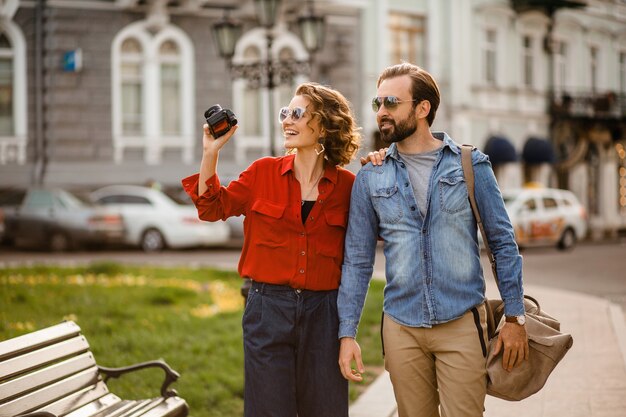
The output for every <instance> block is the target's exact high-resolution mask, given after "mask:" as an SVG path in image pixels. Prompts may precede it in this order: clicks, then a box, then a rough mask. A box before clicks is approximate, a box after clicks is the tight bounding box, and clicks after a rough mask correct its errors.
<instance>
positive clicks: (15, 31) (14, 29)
mask: <svg viewBox="0 0 626 417" xmlns="http://www.w3.org/2000/svg"><path fill="white" fill-rule="evenodd" d="M26 85H27V72H26V40H25V38H24V34H23V33H22V31H21V29H20V28H19V27H18V26H17V25H16V24H15V23H13V22H12V21H10V20H8V19H5V20H2V21H0V164H6V163H9V162H17V163H18V164H24V163H25V162H26V142H27V104H26V96H27V93H26Z"/></svg>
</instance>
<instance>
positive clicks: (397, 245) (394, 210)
mask: <svg viewBox="0 0 626 417" xmlns="http://www.w3.org/2000/svg"><path fill="white" fill-rule="evenodd" d="M433 136H434V137H435V138H436V139H438V140H442V141H443V146H442V147H441V149H440V151H439V153H438V154H437V158H436V160H435V164H434V166H433V169H432V173H431V175H430V178H429V183H428V194H427V195H428V202H427V208H426V214H425V215H424V216H422V214H421V213H420V210H419V209H418V208H417V203H416V201H415V197H414V195H413V188H412V187H411V184H410V180H409V175H408V172H407V168H406V164H405V163H404V162H403V161H402V158H401V157H400V156H399V154H398V150H397V147H396V145H395V144H392V145H391V146H390V147H389V150H388V151H387V155H386V156H385V160H384V164H383V165H382V166H373V165H372V164H371V163H369V164H367V165H365V166H364V167H363V168H361V170H360V171H359V173H358V174H357V177H356V180H355V182H354V185H353V188H352V196H351V201H350V216H349V220H348V230H347V233H346V241H345V255H344V262H343V268H342V278H341V285H340V287H339V296H338V300H337V304H338V308H339V320H340V323H339V337H346V336H347V337H356V331H357V327H358V324H359V320H360V317H361V312H362V310H363V304H364V302H365V296H366V294H367V290H368V287H369V282H370V279H371V277H372V272H373V266H374V258H375V254H376V243H377V240H378V238H381V239H382V240H383V243H384V253H385V259H386V270H385V275H386V277H387V284H386V286H385V301H384V306H383V309H384V311H385V313H386V314H387V315H389V316H390V317H391V318H392V319H393V320H394V321H396V322H397V323H400V324H402V325H406V326H411V327H432V326H433V325H435V324H439V323H445V322H448V321H450V320H454V319H457V318H459V317H461V316H462V315H463V314H464V313H465V312H467V311H468V310H470V309H471V308H472V307H474V306H476V305H479V304H481V303H482V302H483V301H484V298H485V280H484V277H483V271H482V266H481V263H480V251H479V247H478V236H477V225H476V221H475V219H474V216H473V213H472V209H471V206H470V202H469V199H468V193H467V186H466V184H465V177H464V175H463V168H462V166H461V148H460V146H459V145H458V144H456V143H455V142H454V141H452V140H451V139H450V137H449V136H448V135H447V134H445V133H443V132H437V133H433ZM472 164H473V166H474V172H475V175H474V176H475V192H476V193H475V194H476V201H477V203H478V209H479V212H480V214H481V217H482V220H483V223H484V227H485V231H486V233H487V238H488V241H489V245H490V248H491V250H492V252H493V254H494V257H495V259H496V268H497V271H498V276H499V278H500V285H499V290H500V295H501V297H502V299H503V300H504V304H505V307H504V311H505V314H506V315H508V316H518V315H522V314H524V304H523V289H522V257H521V256H520V254H519V251H518V248H517V244H516V243H515V238H514V233H513V227H512V225H511V222H510V220H509V217H508V215H507V212H506V210H505V208H504V202H503V200H502V195H501V194H500V190H499V189H498V184H497V183H496V179H495V176H494V174H493V171H492V169H491V164H490V162H489V158H488V157H487V155H485V154H483V153H482V152H480V151H478V150H474V151H473V152H472Z"/></svg>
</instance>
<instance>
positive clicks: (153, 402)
mask: <svg viewBox="0 0 626 417" xmlns="http://www.w3.org/2000/svg"><path fill="white" fill-rule="evenodd" d="M162 401H163V398H152V399H150V400H146V401H145V402H144V403H143V404H142V406H141V407H138V408H137V409H135V410H132V412H130V411H129V412H127V413H125V414H122V415H120V417H139V416H143V415H144V414H145V413H146V412H147V411H150V410H152V409H153V408H154V407H156V406H157V405H159V404H160V403H161V402H162Z"/></svg>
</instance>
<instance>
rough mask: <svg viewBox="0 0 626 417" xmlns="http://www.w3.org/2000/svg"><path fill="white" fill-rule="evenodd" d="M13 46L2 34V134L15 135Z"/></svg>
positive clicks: (0, 67) (0, 59) (0, 102)
mask: <svg viewBox="0 0 626 417" xmlns="http://www.w3.org/2000/svg"><path fill="white" fill-rule="evenodd" d="M13 132H14V128H13V48H12V47H11V42H10V41H9V39H8V38H7V36H6V35H5V34H4V33H2V34H0V135H2V136H10V135H13Z"/></svg>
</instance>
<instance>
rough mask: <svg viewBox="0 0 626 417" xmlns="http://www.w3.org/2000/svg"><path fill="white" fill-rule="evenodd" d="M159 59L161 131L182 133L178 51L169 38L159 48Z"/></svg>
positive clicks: (166, 133)
mask: <svg viewBox="0 0 626 417" xmlns="http://www.w3.org/2000/svg"><path fill="white" fill-rule="evenodd" d="M159 59H160V61H161V131H162V132H163V134H164V135H180V134H181V133H182V126H181V115H180V112H179V109H180V105H181V100H182V99H183V98H182V97H181V89H180V84H181V80H180V77H181V73H180V65H181V63H180V51H179V48H178V45H177V44H176V43H175V42H174V41H172V40H171V39H170V40H167V41H165V42H163V43H162V44H161V47H160V48H159Z"/></svg>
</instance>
